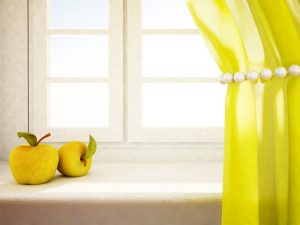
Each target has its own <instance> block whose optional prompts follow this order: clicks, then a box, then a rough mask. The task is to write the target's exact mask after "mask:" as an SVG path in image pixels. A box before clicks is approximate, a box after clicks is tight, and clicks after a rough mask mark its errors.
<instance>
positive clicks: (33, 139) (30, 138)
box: [17, 132, 37, 146]
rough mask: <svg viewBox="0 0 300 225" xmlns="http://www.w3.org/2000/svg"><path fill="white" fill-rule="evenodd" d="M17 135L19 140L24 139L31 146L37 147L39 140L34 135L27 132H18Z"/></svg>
mask: <svg viewBox="0 0 300 225" xmlns="http://www.w3.org/2000/svg"><path fill="white" fill-rule="evenodd" d="M17 135H18V137H19V138H24V139H25V140H26V141H27V142H28V144H30V145H31V146H36V145H37V138H36V136H35V135H34V134H32V133H27V132H18V133H17Z"/></svg>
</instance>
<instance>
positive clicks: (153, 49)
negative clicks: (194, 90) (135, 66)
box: [142, 35, 220, 77]
mask: <svg viewBox="0 0 300 225" xmlns="http://www.w3.org/2000/svg"><path fill="white" fill-rule="evenodd" d="M142 48H143V49H142V51H143V66H142V68H143V76H144V77H213V76H214V77H219V75H220V71H219V69H218V67H217V65H216V64H215V62H214V60H213V58H212V57H211V55H210V54H209V52H208V49H207V47H206V46H205V43H204V41H203V40H202V38H201V36H200V35H144V37H143V47H142Z"/></svg>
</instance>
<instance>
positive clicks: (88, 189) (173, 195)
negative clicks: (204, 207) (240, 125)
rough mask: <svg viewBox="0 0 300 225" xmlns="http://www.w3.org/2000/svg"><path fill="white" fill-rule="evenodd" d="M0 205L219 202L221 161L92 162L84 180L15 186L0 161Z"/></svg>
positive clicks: (66, 179) (7, 169)
mask: <svg viewBox="0 0 300 225" xmlns="http://www.w3.org/2000/svg"><path fill="white" fill-rule="evenodd" d="M0 190H1V191H0V201H2V200H5V201H7V200H12V201H18V200H20V201H22V200H33V201H35V200H36V201H40V200H46V201H68V200H70V201H75V200H91V201H122V200H124V201H131V200H133V201H193V200H195V201H199V200H202V199H203V200H209V199H210V200H213V201H216V200H217V201H219V200H220V199H221V192H222V164H221V163H212V162H209V163H191V162H189V163H178V162H176V163H174V162H172V163H166V162H159V163H149V162H147V163H116V162H115V163H104V162H95V163H94V164H93V166H92V168H91V171H90V172H89V174H88V175H87V176H84V177H78V178H67V177H62V176H61V175H59V174H58V173H57V175H56V177H55V178H54V179H53V180H52V181H51V182H49V183H47V184H43V185H33V186H32V185H31V186H29V185H18V184H17V183H16V182H15V181H14V179H13V177H12V175H11V173H10V170H9V167H8V163H7V162H3V161H2V162H0Z"/></svg>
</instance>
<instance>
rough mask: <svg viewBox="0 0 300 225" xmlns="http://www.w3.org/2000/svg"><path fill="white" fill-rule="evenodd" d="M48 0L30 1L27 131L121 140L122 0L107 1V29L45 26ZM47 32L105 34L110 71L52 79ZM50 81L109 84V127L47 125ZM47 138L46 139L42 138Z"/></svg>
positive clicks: (59, 138) (60, 138) (54, 139)
mask: <svg viewBox="0 0 300 225" xmlns="http://www.w3.org/2000/svg"><path fill="white" fill-rule="evenodd" d="M49 2H50V1H49V0H43V1H36V0H31V4H30V11H31V12H32V13H31V17H30V28H31V31H30V36H31V38H30V87H29V90H30V98H29V120H30V121H29V130H30V131H32V132H34V133H37V134H43V133H46V132H53V133H54V134H55V135H54V136H53V137H52V138H51V139H49V141H51V142H64V141H67V140H73V139H79V140H80V139H82V138H83V137H85V136H87V135H88V134H93V136H94V137H95V138H96V139H97V140H99V141H102V142H121V141H123V1H121V0H110V1H109V28H108V30H101V29H95V30H93V29H90V30H84V29H78V30H77V29H73V30H69V29H68V30H64V29H60V30H50V29H48V25H47V22H48V15H50V14H49V12H48V11H47V10H49V9H50V7H48V5H47V4H49ZM49 34H91V35H93V34H108V35H109V74H108V77H105V78H51V77H48V76H47V74H48V71H47V39H48V35H49ZM49 82H68V83H73V82H87V83H95V82H96V83H99V82H107V83H108V85H109V127H108V128H80V129H78V128H68V129H64V128H50V127H49V126H48V125H47V96H48V94H47V90H48V84H49ZM45 141H47V140H45Z"/></svg>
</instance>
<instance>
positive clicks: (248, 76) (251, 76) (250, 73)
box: [247, 71, 258, 81]
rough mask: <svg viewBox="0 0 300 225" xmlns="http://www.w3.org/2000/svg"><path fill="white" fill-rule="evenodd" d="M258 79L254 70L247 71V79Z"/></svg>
mask: <svg viewBox="0 0 300 225" xmlns="http://www.w3.org/2000/svg"><path fill="white" fill-rule="evenodd" d="M257 79H258V73H257V72H256V71H249V72H248V73H247V80H250V81H255V80H257Z"/></svg>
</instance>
